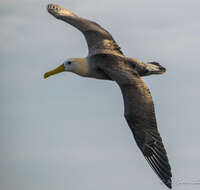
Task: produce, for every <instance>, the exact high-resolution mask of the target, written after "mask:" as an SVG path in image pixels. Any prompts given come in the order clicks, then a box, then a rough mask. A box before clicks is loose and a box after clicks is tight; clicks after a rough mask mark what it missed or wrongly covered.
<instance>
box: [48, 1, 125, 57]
mask: <svg viewBox="0 0 200 190" xmlns="http://www.w3.org/2000/svg"><path fill="white" fill-rule="evenodd" d="M47 10H48V12H49V13H50V14H52V15H53V16H55V17H56V18H57V19H60V20H63V21H65V22H67V23H68V24H71V25H72V26H74V27H75V28H77V29H78V30H80V31H81V32H82V33H83V35H84V36H85V39H86V41H87V45H88V49H89V55H95V54H99V53H107V54H109V53H111V54H116V55H123V53H122V51H121V50H120V47H119V46H118V45H117V43H116V42H115V40H114V39H113V37H112V36H111V34H110V33H109V32H108V31H106V30H105V29H104V28H102V27H101V26H100V25H99V24H97V23H95V22H93V21H90V20H87V19H84V18H81V17H78V16H77V15H75V14H74V13H73V12H71V11H70V10H68V9H65V8H63V7H61V6H59V5H55V4H49V5H48V6H47Z"/></svg>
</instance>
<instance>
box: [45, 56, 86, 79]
mask: <svg viewBox="0 0 200 190" xmlns="http://www.w3.org/2000/svg"><path fill="white" fill-rule="evenodd" d="M64 71H69V72H73V73H76V74H78V75H81V76H85V75H86V74H87V73H88V71H89V67H88V62H87V59H86V58H71V59H67V60H66V61H64V63H63V64H62V65H60V66H59V67H57V68H56V69H53V70H51V71H49V72H46V73H45V74H44V78H48V77H50V76H51V75H55V74H58V73H61V72H64Z"/></svg>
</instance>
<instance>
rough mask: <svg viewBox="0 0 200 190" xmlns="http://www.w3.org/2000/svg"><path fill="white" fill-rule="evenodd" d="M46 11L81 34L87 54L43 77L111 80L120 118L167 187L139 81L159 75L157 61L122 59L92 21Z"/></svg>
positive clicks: (167, 171)
mask: <svg viewBox="0 0 200 190" xmlns="http://www.w3.org/2000/svg"><path fill="white" fill-rule="evenodd" d="M47 10H48V12H49V13H50V14H52V15H53V16H55V17H56V18H57V19H60V20H63V21H65V22H67V23H69V24H71V25H72V26H74V27H76V28H77V29H78V30H80V31H81V32H82V33H83V35H84V37H85V39H86V41H87V45H88V49H89V54H88V56H87V57H85V58H71V59H68V60H66V61H64V63H63V64H62V65H60V66H59V67H57V68H56V69H54V70H52V71H49V72H47V73H45V74H44V78H47V77H49V76H51V75H54V74H57V73H60V72H63V71H70V72H73V73H76V74H78V75H80V76H83V77H91V78H96V79H104V80H113V81H115V82H116V83H117V84H118V85H119V87H120V89H121V92H122V95H123V100H124V116H125V118H126V121H127V123H128V125H129V127H130V129H131V131H132V133H133V136H134V138H135V141H136V143H137V145H138V147H139V149H140V150H141V152H142V154H143V155H144V157H145V159H146V160H147V162H148V163H149V165H150V166H151V168H152V169H153V170H154V172H155V173H156V174H157V176H158V177H159V178H160V179H161V180H162V181H163V183H164V184H165V185H166V186H167V187H169V188H171V187H172V185H171V184H172V182H171V177H172V174H171V168H170V165H169V161H168V158H167V153H166V151H165V148H164V146H163V143H162V139H161V137H160V134H159V132H158V129H157V124H156V117H155V111H154V104H153V100H152V97H151V94H150V91H149V89H148V87H147V86H146V84H145V83H144V82H143V80H142V79H141V77H142V76H148V75H152V74H162V73H164V72H165V71H166V70H165V68H164V67H162V66H161V65H160V64H159V63H157V62H143V61H140V60H138V59H135V58H130V57H126V56H124V54H123V53H122V51H121V49H120V47H119V46H118V45H117V43H116V42H115V40H114V39H113V37H112V36H111V34H110V33H109V32H108V31H106V30H105V29H104V28H102V27H101V26H100V25H98V24H97V23H95V22H92V21H89V20H87V19H84V18H81V17H78V16H77V15H75V14H74V13H73V12H71V11H70V10H67V9H65V8H62V7H61V6H58V5H55V4H49V5H48V6H47Z"/></svg>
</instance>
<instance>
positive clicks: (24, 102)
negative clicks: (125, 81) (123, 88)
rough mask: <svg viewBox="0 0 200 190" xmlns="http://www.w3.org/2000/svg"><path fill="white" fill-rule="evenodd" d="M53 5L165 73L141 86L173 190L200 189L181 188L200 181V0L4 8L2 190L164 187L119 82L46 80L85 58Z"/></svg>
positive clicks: (79, 40)
mask: <svg viewBox="0 0 200 190" xmlns="http://www.w3.org/2000/svg"><path fill="white" fill-rule="evenodd" d="M49 2H51V3H52V2H53V3H57V4H60V5H62V6H64V7H66V8H68V9H71V10H72V11H74V12H75V13H76V14H78V15H80V16H82V17H85V18H88V19H91V20H94V21H96V22H98V23H99V24H101V25H102V26H103V27H104V28H106V29H107V30H108V31H110V33H112V34H113V36H114V38H115V40H116V41H117V42H118V44H119V45H120V46H121V47H122V50H123V52H124V53H125V54H126V55H127V56H130V57H136V58H139V59H141V60H144V61H157V62H160V63H161V64H162V65H163V66H164V67H166V68H167V72H166V73H165V74H164V75H157V76H151V77H147V78H144V80H145V82H146V83H147V84H148V86H149V88H150V89H151V93H152V96H153V99H154V102H155V109H156V116H157V121H158V128H159V131H160V133H161V136H162V138H163V142H164V144H165V148H166V150H167V152H168V157H169V160H170V163H171V167H172V173H173V179H174V183H175V184H174V185H173V186H174V189H177V190H179V189H180V190H182V189H184V190H185V189H187V190H195V189H199V187H200V184H199V185H197V184H196V185H195V184H194V185H183V184H181V183H183V182H192V183H193V182H195V181H197V180H198V181H199V182H200V164H199V160H200V151H199V146H200V137H199V136H200V135H199V134H200V126H199V117H200V113H199V112H200V111H199V107H200V102H199V97H200V84H199V83H200V75H199V71H200V60H199V56H200V52H199V50H200V11H199V8H200V1H199V0H167V1H162V0H151V1H147V0H123V1H116V0H101V1H96V0H63V1H61V0H59V1H56V0H55V1H47V0H1V1H0V87H1V93H0V105H1V106H0V121H1V124H0V189H2V190H102V189H103V190H122V189H126V190H134V189H140V190H146V189H155V190H160V189H166V187H165V186H164V185H162V184H161V183H160V181H159V179H158V177H157V176H156V175H155V174H154V172H153V171H152V170H151V168H150V167H149V166H148V163H146V160H145V159H144V158H143V156H142V154H141V152H140V151H139V149H138V147H137V146H136V143H135V141H134V139H133V137H132V134H131V132H130V130H129V128H128V125H127V124H126V122H125V119H124V117H123V101H122V96H121V94H120V90H119V88H118V86H117V85H116V84H115V83H114V82H109V81H102V80H100V81H98V80H95V79H86V78H81V77H79V76H77V75H75V74H72V73H62V74H59V75H57V76H55V77H54V76H53V77H51V78H49V79H47V80H44V79H43V74H44V73H45V72H46V71H48V70H50V69H53V68H55V67H57V66H58V65H60V64H61V63H62V62H63V61H64V60H65V59H67V58H70V57H84V56H86V55H87V46H86V43H85V41H84V38H83V36H82V34H81V33H80V32H79V31H77V30H76V29H75V28H73V27H71V26H70V25H68V24H66V23H64V22H62V21H59V20H56V19H55V18H54V17H52V16H51V15H49V14H48V12H47V11H46V5H47V4H48V3H49ZM178 183H179V184H178Z"/></svg>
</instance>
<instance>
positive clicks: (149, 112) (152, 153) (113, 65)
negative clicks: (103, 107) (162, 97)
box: [97, 55, 172, 188]
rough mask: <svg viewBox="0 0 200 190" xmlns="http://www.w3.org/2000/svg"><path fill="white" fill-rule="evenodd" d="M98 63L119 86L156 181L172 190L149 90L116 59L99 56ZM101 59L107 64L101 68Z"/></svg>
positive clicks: (134, 130)
mask: <svg viewBox="0 0 200 190" xmlns="http://www.w3.org/2000/svg"><path fill="white" fill-rule="evenodd" d="M99 59H102V61H101V60H100V62H101V63H100V64H99V67H100V68H101V69H102V70H103V71H104V72H105V73H106V74H107V75H108V76H109V77H110V78H111V79H113V80H115V81H116V82H117V83H118V85H119V86H120V89H121V92H122V95H123V99H124V116H125V118H126V120H127V122H128V125H129V127H130V129H131V131H132V133H133V135H134V138H135V140H136V143H137V145H138V147H139V148H140V150H141V151H142V153H143V155H144V157H145V158H146V160H147V161H148V163H149V164H150V166H151V167H152V169H153V170H154V172H155V173H156V174H157V175H158V177H159V178H160V179H161V180H162V181H163V183H165V184H166V185H167V186H168V187H169V188H171V177H172V174H171V168H170V164H169V161H168V157H167V153H166V151H165V148H164V145H163V142H162V139H161V137H160V134H159V132H158V128H157V124H156V117H155V111H154V104H153V100H152V97H151V94H150V91H149V89H148V87H147V86H146V84H145V83H144V82H143V80H142V79H141V78H140V76H139V74H138V73H137V71H134V70H131V69H130V68H129V67H127V66H126V65H125V64H124V63H123V61H119V60H118V58H117V59H115V58H114V57H111V58H108V56H106V55H102V56H101V57H100V56H99ZM103 59H104V60H105V59H106V60H107V61H108V62H109V64H102V63H103ZM97 60H98V59H97Z"/></svg>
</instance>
